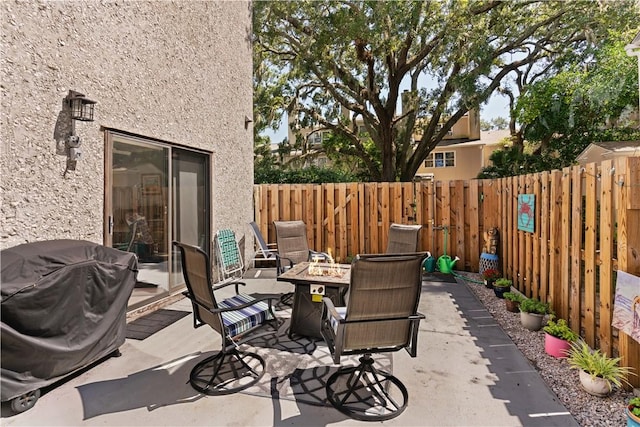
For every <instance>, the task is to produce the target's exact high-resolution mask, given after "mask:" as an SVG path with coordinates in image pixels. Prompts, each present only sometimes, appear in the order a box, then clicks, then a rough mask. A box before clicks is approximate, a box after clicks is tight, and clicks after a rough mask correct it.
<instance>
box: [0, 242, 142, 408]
mask: <svg viewBox="0 0 640 427" xmlns="http://www.w3.org/2000/svg"><path fill="white" fill-rule="evenodd" d="M0 262H1V263H2V270H1V275H0V290H1V295H2V301H1V310H0V312H1V316H2V328H1V330H0V340H1V342H2V349H1V353H2V367H1V373H2V378H1V379H2V387H1V389H0V390H1V393H0V394H1V400H2V401H7V400H10V399H13V398H14V397H17V396H20V395H22V394H24V393H26V392H29V391H33V390H37V389H40V388H42V387H45V386H47V385H49V384H52V383H54V382H55V381H57V380H59V379H61V378H63V377H64V376H66V375H68V374H70V373H72V372H74V371H76V370H78V369H81V368H83V367H86V366H88V365H90V364H91V363H93V362H95V361H97V360H99V359H101V358H103V357H104V356H107V355H108V354H110V353H111V352H113V351H115V350H117V349H118V347H120V345H122V344H123V343H124V341H125V334H126V311H127V301H128V300H129V297H130V296H131V292H132V291H133V287H134V286H135V283H136V274H137V267H138V265H137V258H136V256H135V255H134V254H132V253H129V252H123V251H120V250H117V249H113V248H109V247H106V246H103V245H99V244H96V243H92V242H87V241H78V240H50V241H43V242H35V243H27V244H24V245H19V246H15V247H13V248H9V249H5V250H3V251H2V252H0Z"/></svg>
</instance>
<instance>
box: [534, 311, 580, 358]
mask: <svg viewBox="0 0 640 427" xmlns="http://www.w3.org/2000/svg"><path fill="white" fill-rule="evenodd" d="M542 330H543V331H544V332H545V334H544V351H545V352H546V353H547V354H548V355H550V356H553V357H557V358H564V357H567V354H568V353H569V350H570V349H571V343H572V342H574V341H576V340H577V339H578V338H580V336H579V335H578V334H577V333H576V332H574V331H573V330H572V329H571V328H570V327H569V325H568V324H567V321H566V320H564V319H558V321H556V320H555V318H553V317H552V318H551V319H549V321H548V322H547V324H546V325H545V326H544V327H543V328H542Z"/></svg>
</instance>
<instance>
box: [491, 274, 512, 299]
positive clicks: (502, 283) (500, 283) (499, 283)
mask: <svg viewBox="0 0 640 427" xmlns="http://www.w3.org/2000/svg"><path fill="white" fill-rule="evenodd" d="M512 283H513V282H512V281H511V280H509V279H506V278H504V277H501V278H499V279H498V280H496V281H495V283H494V284H493V293H495V294H496V296H497V297H498V298H504V294H505V292H509V291H510V290H511V285H512Z"/></svg>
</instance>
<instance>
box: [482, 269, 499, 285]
mask: <svg viewBox="0 0 640 427" xmlns="http://www.w3.org/2000/svg"><path fill="white" fill-rule="evenodd" d="M501 277H502V274H500V272H499V271H498V270H496V269H495V268H488V269H486V270H484V271H483V272H482V279H484V286H485V287H487V288H489V289H493V284H494V282H495V281H496V280H498V279H499V278H501Z"/></svg>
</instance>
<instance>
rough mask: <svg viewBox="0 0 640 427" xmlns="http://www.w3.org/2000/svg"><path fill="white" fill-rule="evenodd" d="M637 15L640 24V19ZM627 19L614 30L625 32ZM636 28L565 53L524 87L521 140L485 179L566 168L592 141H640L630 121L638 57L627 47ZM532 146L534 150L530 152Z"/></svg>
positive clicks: (496, 159) (497, 155)
mask: <svg viewBox="0 0 640 427" xmlns="http://www.w3.org/2000/svg"><path fill="white" fill-rule="evenodd" d="M636 13H637V12H636ZM634 19H635V22H636V23H637V22H638V19H639V18H638V17H635V18H634ZM627 23H628V21H624V20H623V21H621V22H620V23H617V24H616V25H615V26H612V28H619V29H622V30H625V28H626V27H625V24H627ZM637 31H638V28H637V26H634V27H633V28H631V29H628V30H627V31H614V30H612V31H609V32H608V33H607V34H606V36H605V37H601V38H600V39H598V40H596V41H594V43H593V44H591V45H589V46H587V49H585V50H584V51H583V52H580V53H579V55H575V56H571V57H565V59H567V61H566V62H560V63H559V64H558V65H560V66H559V67H558V68H557V70H556V71H554V72H552V73H549V74H548V75H547V76H545V77H544V78H540V79H538V80H537V81H535V82H533V83H532V84H529V85H528V86H526V87H524V88H523V92H522V93H521V94H520V96H519V98H518V100H517V102H516V104H515V108H514V110H513V114H514V117H515V118H516V120H517V122H518V124H519V125H520V126H521V136H520V139H521V143H519V144H516V145H514V146H513V147H511V148H508V149H505V150H502V151H501V152H494V153H493V155H492V156H491V160H492V161H493V166H491V167H488V168H485V169H484V170H483V171H482V173H481V175H480V177H483V178H497V177H504V176H513V175H519V174H524V173H531V172H540V171H544V170H551V169H561V168H563V167H565V166H570V165H572V164H574V162H575V160H576V158H577V156H578V155H579V154H580V153H581V152H582V151H583V150H584V149H585V148H586V147H587V146H588V145H589V144H591V143H593V142H598V141H629V140H637V139H639V138H640V129H639V128H638V126H637V125H638V123H635V122H633V121H631V120H630V112H631V111H633V110H636V109H637V108H638V76H637V66H636V65H635V64H636V58H633V57H629V56H627V55H626V53H625V50H624V45H625V44H626V43H628V42H629V41H630V40H631V39H632V38H633V37H634V35H635V34H636V33H637ZM523 141H524V142H523ZM527 146H529V147H531V148H532V149H531V151H529V152H528V153H527V150H526V148H527Z"/></svg>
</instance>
